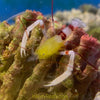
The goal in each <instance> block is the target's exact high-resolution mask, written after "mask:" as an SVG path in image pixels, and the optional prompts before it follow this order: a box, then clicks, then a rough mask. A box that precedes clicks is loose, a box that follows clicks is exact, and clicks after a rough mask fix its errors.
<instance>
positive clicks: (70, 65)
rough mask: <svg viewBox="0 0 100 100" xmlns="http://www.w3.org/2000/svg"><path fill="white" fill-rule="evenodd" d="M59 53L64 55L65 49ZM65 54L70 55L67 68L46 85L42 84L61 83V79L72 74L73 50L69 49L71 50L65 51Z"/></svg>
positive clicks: (52, 84)
mask: <svg viewBox="0 0 100 100" xmlns="http://www.w3.org/2000/svg"><path fill="white" fill-rule="evenodd" d="M60 54H61V55H66V51H64V52H60ZM67 54H68V55H70V59H69V64H68V66H67V70H66V71H65V72H64V73H63V74H61V75H60V76H58V77H57V78H56V79H54V80H53V81H52V82H50V83H49V84H48V85H44V86H55V85H57V84H59V83H61V82H62V81H64V80H65V79H67V78H68V77H69V76H70V75H71V74H72V71H73V67H74V58H75V52H74V51H72V50H71V51H69V52H67Z"/></svg>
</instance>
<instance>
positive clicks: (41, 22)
mask: <svg viewBox="0 0 100 100" xmlns="http://www.w3.org/2000/svg"><path fill="white" fill-rule="evenodd" d="M39 24H40V26H41V27H42V26H44V22H43V20H37V21H35V22H34V23H33V24H31V25H30V26H29V27H28V28H27V29H26V30H25V32H24V35H23V38H22V43H21V50H20V53H21V56H22V55H23V54H24V55H26V53H25V47H26V42H27V39H28V37H29V34H30V31H32V30H33V29H34V28H35V27H36V26H37V25H39ZM44 30H45V29H43V34H46V33H44V32H45V31H44Z"/></svg>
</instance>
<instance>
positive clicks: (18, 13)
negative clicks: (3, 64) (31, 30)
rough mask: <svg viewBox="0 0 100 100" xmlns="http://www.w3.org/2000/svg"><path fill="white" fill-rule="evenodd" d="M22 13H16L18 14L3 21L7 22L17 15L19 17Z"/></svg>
mask: <svg viewBox="0 0 100 100" xmlns="http://www.w3.org/2000/svg"><path fill="white" fill-rule="evenodd" d="M22 13H24V11H23V12H20V13H18V14H15V15H13V16H11V17H9V18H8V19H6V20H5V21H6V22H8V21H9V20H12V19H14V18H15V17H16V16H18V15H20V14H22Z"/></svg>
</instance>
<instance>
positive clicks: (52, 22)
mask: <svg viewBox="0 0 100 100" xmlns="http://www.w3.org/2000/svg"><path fill="white" fill-rule="evenodd" d="M51 14H52V25H53V30H54V18H53V0H52V8H51Z"/></svg>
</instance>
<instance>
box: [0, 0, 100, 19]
mask: <svg viewBox="0 0 100 100" xmlns="http://www.w3.org/2000/svg"><path fill="white" fill-rule="evenodd" d="M99 3H100V0H54V12H56V11H58V10H61V11H63V10H70V9H72V8H76V9H78V8H79V6H80V5H82V4H92V5H94V6H96V7H98V4H99ZM26 9H30V10H36V11H41V12H42V13H43V14H44V15H46V14H51V0H0V21H3V20H6V19H8V18H9V17H11V16H13V15H14V14H17V13H19V12H22V11H25V10H26Z"/></svg>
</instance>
